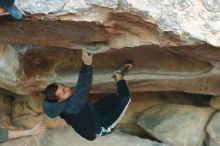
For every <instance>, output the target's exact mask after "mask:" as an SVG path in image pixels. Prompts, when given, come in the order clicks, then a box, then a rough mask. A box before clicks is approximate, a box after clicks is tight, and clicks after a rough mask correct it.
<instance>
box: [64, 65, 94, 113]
mask: <svg viewBox="0 0 220 146" xmlns="http://www.w3.org/2000/svg"><path fill="white" fill-rule="evenodd" d="M92 76H93V70H92V66H91V65H85V64H82V65H81V69H80V73H79V77H78V80H77V84H76V88H75V91H74V93H73V94H72V95H71V97H70V98H69V99H68V100H67V105H66V108H65V109H64V111H63V113H64V114H73V113H78V112H80V111H81V109H82V108H83V107H84V106H85V104H86V103H87V102H88V96H89V92H90V88H91V85H92Z"/></svg>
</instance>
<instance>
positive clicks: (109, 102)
mask: <svg viewBox="0 0 220 146" xmlns="http://www.w3.org/2000/svg"><path fill="white" fill-rule="evenodd" d="M130 100H131V98H130V95H129V91H128V88H127V85H126V82H125V80H120V81H118V82H117V94H111V95H108V96H104V97H102V98H101V99H100V100H99V101H97V102H96V103H95V108H96V110H97V112H98V113H99V120H100V123H101V126H102V127H101V129H102V130H101V133H100V134H98V135H99V136H104V135H107V134H110V133H111V132H112V131H113V130H114V128H115V126H116V125H117V124H118V123H119V121H120V120H121V118H122V116H123V115H124V113H125V111H126V109H127V107H128V104H129V103H130Z"/></svg>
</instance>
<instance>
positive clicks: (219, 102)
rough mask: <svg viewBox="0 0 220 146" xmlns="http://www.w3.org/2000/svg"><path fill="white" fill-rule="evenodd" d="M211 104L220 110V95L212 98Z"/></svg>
mask: <svg viewBox="0 0 220 146" xmlns="http://www.w3.org/2000/svg"><path fill="white" fill-rule="evenodd" d="M210 106H211V107H212V108H214V109H216V110H220V97H219V96H215V97H213V98H212V99H211V100H210Z"/></svg>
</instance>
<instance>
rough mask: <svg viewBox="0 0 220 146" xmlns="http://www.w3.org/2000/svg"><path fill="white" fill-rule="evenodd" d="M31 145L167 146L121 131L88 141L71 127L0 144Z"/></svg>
mask: <svg viewBox="0 0 220 146" xmlns="http://www.w3.org/2000/svg"><path fill="white" fill-rule="evenodd" d="M25 143H26V144H31V146H61V145H65V146H79V145H80V146H88V145H95V146H110V145H112V146H134V145H135V146H169V145H167V144H163V143H158V142H155V141H151V140H148V139H141V138H138V137H135V136H130V135H126V134H122V133H113V134H111V135H109V136H105V137H99V138H97V139H96V140H95V141H92V142H91V141H88V140H85V139H83V138H81V137H80V136H79V135H77V134H76V133H75V132H74V131H73V130H72V128H70V127H69V128H64V129H63V128H58V129H53V130H49V131H48V132H47V133H46V134H44V135H41V136H35V137H33V138H30V137H29V138H23V139H19V140H14V141H11V142H7V143H3V144H1V146H9V145H24V144H25Z"/></svg>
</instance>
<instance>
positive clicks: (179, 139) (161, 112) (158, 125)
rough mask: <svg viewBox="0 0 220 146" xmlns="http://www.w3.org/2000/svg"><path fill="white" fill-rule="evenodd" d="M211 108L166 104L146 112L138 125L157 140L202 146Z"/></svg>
mask: <svg viewBox="0 0 220 146" xmlns="http://www.w3.org/2000/svg"><path fill="white" fill-rule="evenodd" d="M212 113H213V110H212V109H211V108H199V107H194V106H189V105H177V104H164V105H158V106H154V107H152V108H149V109H147V110H145V112H144V113H143V114H142V115H141V116H140V117H139V119H138V125H139V126H141V127H142V128H144V129H145V131H146V132H147V133H150V134H151V135H153V136H155V137H156V138H157V139H159V140H161V141H163V142H166V143H168V144H170V145H175V146H201V145H202V143H203V140H204V138H205V129H204V128H205V125H206V123H207V121H208V120H209V117H210V115H211V114H212Z"/></svg>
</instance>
